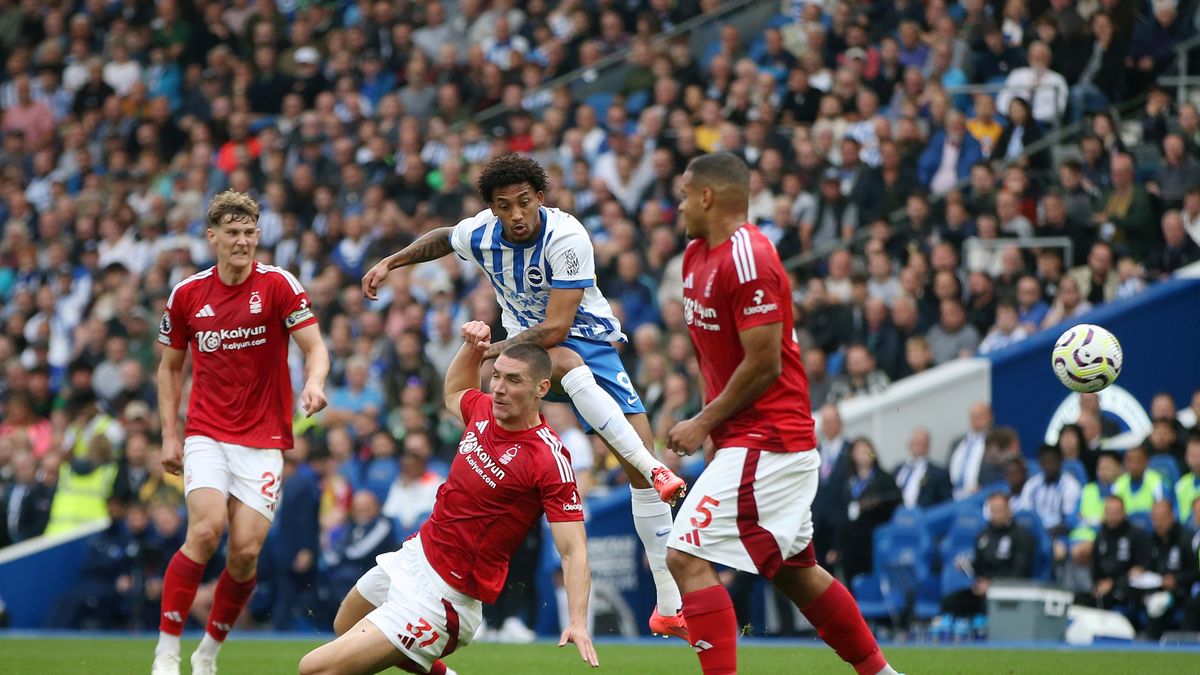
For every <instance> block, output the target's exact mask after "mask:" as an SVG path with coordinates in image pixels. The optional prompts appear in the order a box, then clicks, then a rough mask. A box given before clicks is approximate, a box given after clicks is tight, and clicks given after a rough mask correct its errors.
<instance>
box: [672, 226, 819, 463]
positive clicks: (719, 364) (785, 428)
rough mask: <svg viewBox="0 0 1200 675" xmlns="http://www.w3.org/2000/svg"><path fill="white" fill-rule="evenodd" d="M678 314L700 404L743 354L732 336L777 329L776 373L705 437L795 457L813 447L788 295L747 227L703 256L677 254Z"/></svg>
mask: <svg viewBox="0 0 1200 675" xmlns="http://www.w3.org/2000/svg"><path fill="white" fill-rule="evenodd" d="M683 306H684V319H685V321H686V322H687V326H688V333H690V334H691V337H692V344H693V345H694V346H695V348H696V357H697V359H698V360H699V362H700V372H701V373H702V374H703V375H704V400H705V401H706V402H707V401H711V400H713V399H714V398H716V397H717V395H718V394H720V393H721V391H722V390H723V389H724V388H725V385H726V384H727V383H728V382H729V378H730V377H731V376H732V375H733V371H734V370H735V369H736V368H737V367H738V364H740V363H741V361H742V358H743V357H744V355H745V352H743V351H742V343H741V341H740V339H739V338H738V332H739V331H743V330H746V329H747V328H754V327H755V326H762V325H766V324H771V323H782V324H783V338H782V342H781V344H780V346H779V349H780V351H781V352H782V363H783V372H782V373H781V374H780V376H779V379H777V380H775V382H774V383H773V384H771V386H770V387H769V388H768V389H767V390H766V391H765V392H763V394H762V396H760V397H759V398H758V400H756V401H754V402H753V403H751V404H749V405H747V406H746V407H745V408H743V409H742V410H741V411H740V412H738V413H737V414H735V415H734V416H733V417H730V418H729V419H727V420H725V422H724V423H723V424H721V425H720V426H718V427H717V428H716V429H713V431H712V434H711V435H712V439H713V443H715V444H716V446H717V447H718V448H727V447H748V448H753V449H757V450H765V451H768V452H799V451H802V450H811V449H812V448H814V447H816V445H817V439H816V435H815V434H814V432H813V419H812V410H811V404H810V403H809V399H808V376H807V375H805V373H804V367H803V366H802V365H801V364H800V347H799V345H797V344H796V339H795V333H794V330H793V319H792V289H791V284H790V283H788V278H787V275H786V274H784V272H783V263H781V262H780V261H779V254H778V253H777V252H776V251H775V247H774V245H772V244H771V241H770V240H769V239H767V238H766V236H764V235H763V233H762V232H760V231H759V230H758V228H757V227H755V226H754V225H751V224H746V225H743V226H742V227H740V228H738V230H737V231H736V232H734V234H733V237H732V238H731V239H730V240H729V241H726V242H725V243H723V244H721V245H720V246H718V247H716V248H714V249H709V247H708V242H707V241H705V240H703V239H696V240H694V241H692V242H691V243H689V244H688V247H687V249H686V250H685V251H684V253H683Z"/></svg>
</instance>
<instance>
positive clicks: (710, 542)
mask: <svg viewBox="0 0 1200 675" xmlns="http://www.w3.org/2000/svg"><path fill="white" fill-rule="evenodd" d="M820 465H821V455H820V453H817V452H814V451H808V452H765V451H763V450H749V449H747V448H722V449H720V450H718V451H717V455H716V457H715V458H714V459H713V461H712V463H711V464H709V465H708V467H707V468H705V469H704V473H702V474H700V478H699V479H697V480H696V483H695V484H694V485H692V487H691V489H689V490H688V495H687V499H685V500H684V502H683V507H682V508H680V509H679V515H678V516H676V518H675V525H674V527H673V528H672V529H671V536H670V537H669V538H668V540H667V545H668V546H670V547H671V548H674V549H677V550H679V551H683V552H684V553H689V554H691V555H694V556H696V557H697V558H702V559H704V560H708V561H710V562H714V563H717V564H719V565H725V566H726V567H732V568H734V569H739V570H743V571H745V572H750V573H752V574H761V575H762V576H764V577H766V578H768V579H770V578H773V577H774V576H775V573H776V572H778V571H779V568H780V567H782V566H784V565H787V566H792V567H811V566H813V565H815V564H816V558H815V556H814V555H813V549H812V533H813V526H812V502H813V498H814V497H815V496H816V495H817V480H818V474H819V472H818V469H819V467H820Z"/></svg>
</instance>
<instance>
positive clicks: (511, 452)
mask: <svg viewBox="0 0 1200 675" xmlns="http://www.w3.org/2000/svg"><path fill="white" fill-rule="evenodd" d="M520 449H521V446H520V445H514V446H512V447H511V448H509V449H507V450H505V451H504V454H503V455H501V456H500V463H501V464H503V465H504V466H508V463H509V462H511V461H513V460H514V459H516V458H517V450H520Z"/></svg>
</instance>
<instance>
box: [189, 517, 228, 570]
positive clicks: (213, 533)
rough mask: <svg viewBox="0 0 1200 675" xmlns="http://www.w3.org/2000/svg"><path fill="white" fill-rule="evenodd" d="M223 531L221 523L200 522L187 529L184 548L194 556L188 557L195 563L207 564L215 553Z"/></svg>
mask: <svg viewBox="0 0 1200 675" xmlns="http://www.w3.org/2000/svg"><path fill="white" fill-rule="evenodd" d="M223 530H224V528H223V527H222V523H219V522H218V523H208V522H201V523H196V524H194V525H192V526H191V527H189V528H188V531H187V542H186V546H187V548H188V549H189V553H193V554H195V556H191V555H189V557H191V558H192V559H193V560H196V561H197V562H207V561H208V559H209V558H212V557H213V554H214V553H216V552H217V546H219V545H220V544H221V534H223Z"/></svg>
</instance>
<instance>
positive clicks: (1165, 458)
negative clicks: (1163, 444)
mask: <svg viewBox="0 0 1200 675" xmlns="http://www.w3.org/2000/svg"><path fill="white" fill-rule="evenodd" d="M1150 469H1151V470H1153V471H1157V472H1158V473H1159V475H1161V476H1162V479H1163V483H1164V485H1165V487H1166V488H1167V492H1171V491H1172V490H1173V489H1174V487H1175V484H1176V483H1178V482H1179V462H1177V461H1175V458H1174V457H1172V456H1170V455H1154V456H1153V457H1151V458H1150Z"/></svg>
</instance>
